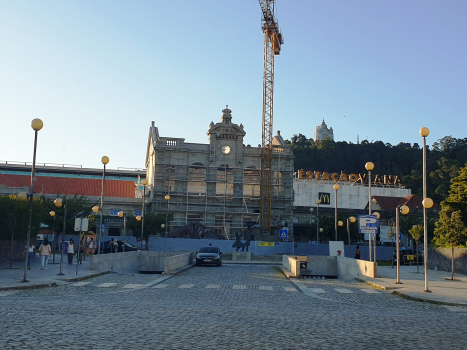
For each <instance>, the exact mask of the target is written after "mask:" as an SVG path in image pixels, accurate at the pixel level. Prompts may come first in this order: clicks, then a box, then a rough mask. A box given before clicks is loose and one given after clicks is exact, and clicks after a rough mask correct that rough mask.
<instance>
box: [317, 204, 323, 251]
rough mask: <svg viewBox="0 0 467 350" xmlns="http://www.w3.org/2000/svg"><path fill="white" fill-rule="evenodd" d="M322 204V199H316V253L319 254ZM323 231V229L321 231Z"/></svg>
mask: <svg viewBox="0 0 467 350" xmlns="http://www.w3.org/2000/svg"><path fill="white" fill-rule="evenodd" d="M320 204H321V200H319V199H318V200H316V243H317V245H316V246H317V247H318V248H317V249H316V253H317V255H319V234H318V228H319V205H320ZM321 232H323V231H321Z"/></svg>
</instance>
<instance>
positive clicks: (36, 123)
mask: <svg viewBox="0 0 467 350" xmlns="http://www.w3.org/2000/svg"><path fill="white" fill-rule="evenodd" d="M43 126H44V123H43V122H42V120H40V119H33V120H32V122H31V127H32V129H33V130H34V153H33V156H32V168H31V186H30V188H29V190H30V193H29V194H28V193H25V192H22V193H20V194H19V195H18V199H19V200H24V201H25V200H27V199H28V198H29V226H28V237H27V245H28V247H29V244H30V240H31V228H32V227H31V225H32V203H33V199H34V175H35V172H36V151H37V133H38V132H39V130H41V129H42V127H43ZM20 195H21V198H20ZM27 277H28V254H26V259H25V261H24V277H23V281H22V282H29V281H28V280H27Z"/></svg>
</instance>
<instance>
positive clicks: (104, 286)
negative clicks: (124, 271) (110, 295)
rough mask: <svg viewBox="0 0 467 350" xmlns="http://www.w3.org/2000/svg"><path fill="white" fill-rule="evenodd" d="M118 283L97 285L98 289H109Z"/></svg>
mask: <svg viewBox="0 0 467 350" xmlns="http://www.w3.org/2000/svg"><path fill="white" fill-rule="evenodd" d="M116 284H117V283H102V284H99V285H97V286H96V287H101V288H109V287H113V286H115V285H116Z"/></svg>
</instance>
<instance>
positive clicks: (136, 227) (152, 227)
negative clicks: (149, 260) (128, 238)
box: [126, 213, 173, 249]
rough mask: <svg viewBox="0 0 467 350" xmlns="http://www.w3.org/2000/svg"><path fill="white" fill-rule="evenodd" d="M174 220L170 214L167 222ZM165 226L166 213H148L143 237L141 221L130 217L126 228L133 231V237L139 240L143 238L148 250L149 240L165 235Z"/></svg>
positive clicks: (145, 217) (145, 218)
mask: <svg viewBox="0 0 467 350" xmlns="http://www.w3.org/2000/svg"><path fill="white" fill-rule="evenodd" d="M172 220H173V214H170V215H169V216H168V218H167V221H168V222H170V221H172ZM162 224H164V225H165V213H146V215H145V216H144V232H143V237H141V221H138V220H136V218H135V217H128V218H127V221H126V227H127V229H128V230H132V231H133V236H134V237H137V238H139V239H141V238H143V239H145V242H146V249H148V248H149V247H148V238H149V237H150V236H155V235H161V236H164V235H165V228H162V227H161V225H162Z"/></svg>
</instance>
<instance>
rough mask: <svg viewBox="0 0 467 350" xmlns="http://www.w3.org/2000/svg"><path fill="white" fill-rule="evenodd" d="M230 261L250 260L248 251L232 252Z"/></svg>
mask: <svg viewBox="0 0 467 350" xmlns="http://www.w3.org/2000/svg"><path fill="white" fill-rule="evenodd" d="M231 254H232V261H249V260H251V253H250V252H248V253H247V252H232V253H231Z"/></svg>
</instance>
